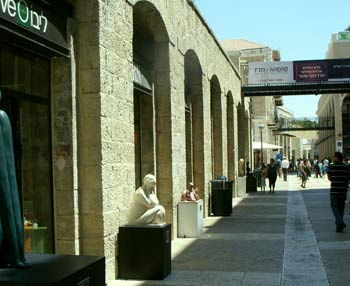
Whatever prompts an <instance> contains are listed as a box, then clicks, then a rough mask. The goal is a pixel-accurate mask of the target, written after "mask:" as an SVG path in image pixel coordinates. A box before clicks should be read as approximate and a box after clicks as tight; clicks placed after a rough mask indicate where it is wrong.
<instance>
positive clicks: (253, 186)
mask: <svg viewBox="0 0 350 286" xmlns="http://www.w3.org/2000/svg"><path fill="white" fill-rule="evenodd" d="M256 191H257V180H256V178H255V176H253V174H251V175H249V176H247V178H246V192H247V193H253V192H256Z"/></svg>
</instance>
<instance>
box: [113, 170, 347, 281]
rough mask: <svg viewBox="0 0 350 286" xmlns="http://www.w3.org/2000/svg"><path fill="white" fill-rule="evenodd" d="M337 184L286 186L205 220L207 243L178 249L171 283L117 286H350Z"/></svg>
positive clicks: (183, 243) (178, 243)
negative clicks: (334, 200)
mask: <svg viewBox="0 0 350 286" xmlns="http://www.w3.org/2000/svg"><path fill="white" fill-rule="evenodd" d="M328 188H329V182H328V180H327V179H325V178H318V179H316V178H310V180H309V181H308V184H307V188H306V189H301V188H300V181H299V179H298V178H296V176H289V177H288V182H284V181H283V180H282V179H278V181H277V186H276V192H275V194H269V193H268V192H265V193H263V192H260V191H259V192H257V193H251V194H249V195H247V196H246V197H244V198H236V199H233V213H232V215H231V216H230V217H208V218H206V219H204V234H203V235H202V236H201V237H200V238H196V239H194V238H177V239H175V240H173V241H172V272H171V274H170V275H169V276H168V277H166V278H165V279H164V280H163V281H135V280H115V281H114V282H112V283H110V285H112V286H115V285H117V286H136V285H148V286H151V285H173V286H177V285H178V286H198V285H201V286H213V285H214V286H228V285H230V286H235V285H237V286H238V285H240V286H258V285H259V286H261V285H263V286H277V285H282V286H294V285H295V286H303V285H305V286H306V285H307V286H313V285H314V286H326V285H331V286H345V285H350V271H349V269H350V220H349V216H348V209H349V208H348V206H347V208H346V214H347V215H346V221H347V222H349V224H348V225H349V227H348V229H345V231H344V233H336V232H335V225H334V219H333V215H332V213H331V209H330V206H329V195H328V191H329V190H328Z"/></svg>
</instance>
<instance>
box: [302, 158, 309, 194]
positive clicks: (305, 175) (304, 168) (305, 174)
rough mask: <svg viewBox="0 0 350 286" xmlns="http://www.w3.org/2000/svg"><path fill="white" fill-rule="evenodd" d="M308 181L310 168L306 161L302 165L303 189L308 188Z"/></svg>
mask: <svg viewBox="0 0 350 286" xmlns="http://www.w3.org/2000/svg"><path fill="white" fill-rule="evenodd" d="M307 179H308V166H307V160H306V159H304V161H303V163H302V165H301V187H302V188H306V181H307Z"/></svg>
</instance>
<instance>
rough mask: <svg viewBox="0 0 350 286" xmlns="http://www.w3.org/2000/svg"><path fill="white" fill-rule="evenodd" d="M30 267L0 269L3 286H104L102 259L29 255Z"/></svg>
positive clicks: (27, 258)
mask: <svg viewBox="0 0 350 286" xmlns="http://www.w3.org/2000/svg"><path fill="white" fill-rule="evenodd" d="M26 260H27V262H29V263H30V264H32V266H31V267H28V268H23V269H14V268H2V269H0V285H1V286H3V285H6V286H105V285H106V282H105V258H104V257H96V256H81V255H56V254H28V255H26Z"/></svg>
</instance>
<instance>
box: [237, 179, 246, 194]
mask: <svg viewBox="0 0 350 286" xmlns="http://www.w3.org/2000/svg"><path fill="white" fill-rule="evenodd" d="M246 179H247V177H246V176H244V177H238V196H239V197H245V196H246V188H247V183H246Z"/></svg>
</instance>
